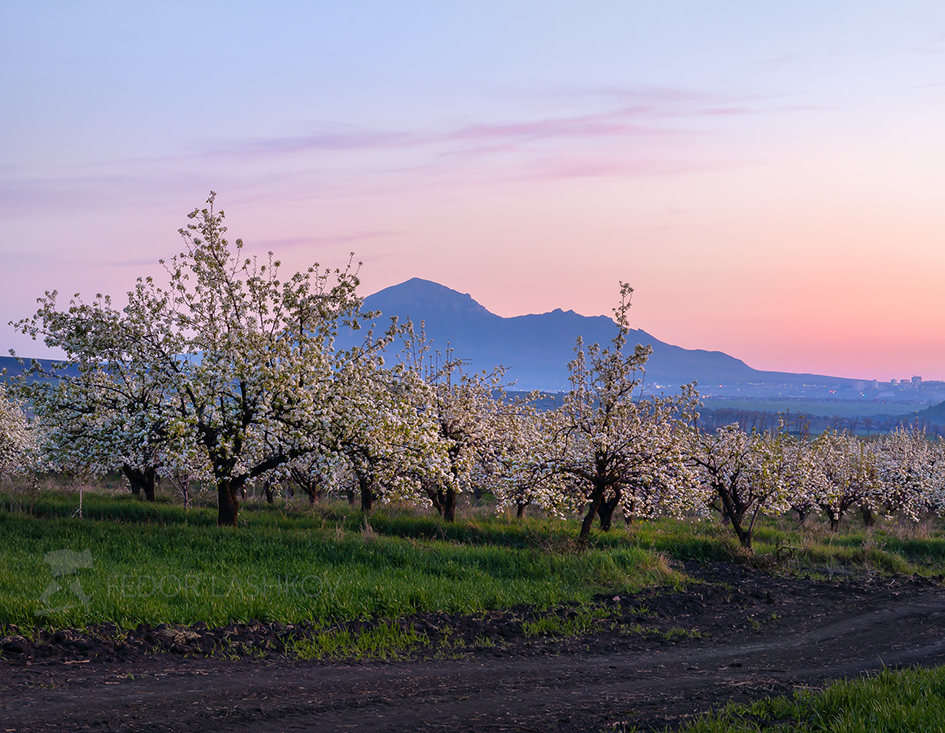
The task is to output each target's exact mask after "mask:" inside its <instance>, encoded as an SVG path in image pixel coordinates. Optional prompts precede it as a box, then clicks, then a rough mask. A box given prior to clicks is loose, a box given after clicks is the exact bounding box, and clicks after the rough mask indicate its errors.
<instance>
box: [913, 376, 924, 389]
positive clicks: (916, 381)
mask: <svg viewBox="0 0 945 733" xmlns="http://www.w3.org/2000/svg"><path fill="white" fill-rule="evenodd" d="M912 384H913V386H915V387H918V386H919V385H920V384H922V377H913V378H912Z"/></svg>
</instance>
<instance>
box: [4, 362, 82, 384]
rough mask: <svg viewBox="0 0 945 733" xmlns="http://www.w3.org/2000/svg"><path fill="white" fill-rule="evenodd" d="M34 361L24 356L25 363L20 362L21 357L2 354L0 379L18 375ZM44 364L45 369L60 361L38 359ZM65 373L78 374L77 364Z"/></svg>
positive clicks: (65, 370)
mask: <svg viewBox="0 0 945 733" xmlns="http://www.w3.org/2000/svg"><path fill="white" fill-rule="evenodd" d="M32 361H34V360H33V359H29V358H27V357H24V358H23V363H22V364H21V363H20V359H19V358H17V357H14V356H0V381H3V380H4V379H5V378H6V377H12V376H16V375H18V374H21V373H22V372H23V371H25V370H26V369H29V368H30V363H31V362H32ZM35 361H38V362H39V363H40V364H41V365H42V366H43V369H45V370H47V371H48V370H49V369H50V368H51V367H52V365H53V364H57V363H59V362H57V361H55V360H53V359H36V360H35ZM62 372H63V373H64V374H69V375H72V376H76V375H77V374H78V373H79V370H78V368H77V367H75V366H69V367H66V368H65V369H63V370H62Z"/></svg>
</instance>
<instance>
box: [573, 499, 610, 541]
mask: <svg viewBox="0 0 945 733" xmlns="http://www.w3.org/2000/svg"><path fill="white" fill-rule="evenodd" d="M603 501H604V488H603V487H600V488H595V489H594V494H593V496H592V497H591V504H590V506H589V507H588V509H587V514H585V515H584V521H583V522H581V534H579V535H578V545H580V546H581V547H582V548H584V547H587V543H588V540H589V539H590V536H591V527H592V526H593V524H594V519H595V518H596V517H597V512H598V511H599V510H600V505H601V504H602V503H603Z"/></svg>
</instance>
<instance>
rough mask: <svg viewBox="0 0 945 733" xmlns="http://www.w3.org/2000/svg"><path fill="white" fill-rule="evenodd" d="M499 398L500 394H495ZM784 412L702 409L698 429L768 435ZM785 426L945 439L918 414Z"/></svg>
mask: <svg viewBox="0 0 945 733" xmlns="http://www.w3.org/2000/svg"><path fill="white" fill-rule="evenodd" d="M496 396H498V393H497V394H496ZM528 396H529V393H527V392H521V391H509V392H506V393H505V397H506V398H509V399H511V398H519V399H527V397H528ZM563 400H564V395H563V394H555V393H550V392H544V393H541V394H540V395H539V398H538V399H537V400H533V401H532V402H531V404H532V406H534V407H535V408H536V409H538V410H541V411H542V412H544V411H547V410H554V409H556V408H557V407H559V406H560V405H561V403H562V401H563ZM781 416H782V413H778V412H771V411H767V410H747V409H744V408H734V407H722V408H706V407H704V408H702V409H700V410H699V426H700V427H701V428H702V429H703V430H705V431H708V432H711V431H713V430H716V429H717V428H721V427H724V426H726V425H732V424H736V425H738V427H739V428H741V429H742V430H744V431H745V432H747V433H750V432H752V431H757V432H761V433H763V432H766V431H768V430H774V429H776V428H777V427H778V421H779V420H780V419H781ZM783 417H784V421H785V427H786V428H787V431H788V432H789V433H791V434H793V435H807V434H811V435H819V434H820V433H824V432H827V431H829V430H836V431H845V432H848V433H851V434H853V435H864V436H868V435H884V434H886V433H891V432H893V431H894V430H896V429H898V428H910V427H915V428H918V429H919V430H923V429H924V430H925V432H926V434H927V435H931V436H939V435H940V436H942V437H945V425H942V424H936V423H932V422H929V421H928V420H925V419H923V418H921V417H919V416H917V415H915V414H909V415H874V416H872V417H863V416H856V417H843V416H841V415H833V416H827V415H808V414H805V413H802V412H799V413H791V412H787V413H783Z"/></svg>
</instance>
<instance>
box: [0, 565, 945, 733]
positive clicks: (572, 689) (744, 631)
mask: <svg viewBox="0 0 945 733" xmlns="http://www.w3.org/2000/svg"><path fill="white" fill-rule="evenodd" d="M687 570H688V571H689V572H690V573H691V574H693V575H696V576H699V577H701V579H702V580H703V583H700V584H696V585H693V586H692V587H691V588H690V589H689V590H687V591H686V592H684V593H670V592H668V591H649V592H645V593H641V594H637V595H635V596H633V597H624V598H615V599H607V602H608V603H609V604H610V608H612V609H613V616H612V619H611V620H612V621H617V622H620V623H618V624H616V625H615V624H611V628H610V629H609V630H605V631H601V632H598V633H593V634H587V635H584V636H581V637H570V638H566V639H560V638H559V639H555V638H548V639H541V638H537V639H536V638H534V637H527V636H525V635H524V634H522V633H518V634H516V633H514V629H515V626H516V623H518V627H519V628H521V623H520V621H516V617H515V616H514V614H511V613H510V614H509V615H508V616H502V615H495V614H494V615H493V616H492V617H489V618H487V617H482V618H466V619H461V620H459V623H457V624H456V626H457V627H458V628H459V629H460V630H461V635H464V638H466V640H467V643H466V644H465V646H460V647H454V648H453V650H452V651H451V652H450V654H452V655H454V656H455V658H447V659H436V658H432V659H431V658H429V657H430V656H431V655H435V650H426V652H425V655H426V656H427V657H428V658H426V659H423V658H415V659H411V660H408V661H399V662H367V663H325V662H298V661H288V660H286V659H285V658H284V657H282V656H280V655H275V654H270V655H269V656H268V657H267V658H263V659H251V658H246V657H244V658H241V659H235V660H233V659H224V658H219V657H211V658H206V657H192V656H182V655H180V654H175V653H172V652H165V653H147V652H145V651H141V650H140V649H139V650H138V651H137V652H135V653H131V654H126V655H124V656H121V655H109V654H104V655H101V654H96V650H95V649H94V648H86V649H82V650H78V651H77V652H76V653H70V654H60V655H58V656H56V657H52V658H49V657H47V658H43V657H42V656H41V654H39V653H32V652H27V653H26V654H10V653H7V654H5V659H6V660H8V661H5V662H0V690H2V695H0V731H21V730H22V731H37V730H70V731H72V730H94V731H183V730H201V731H217V730H219V731H224V730H225V731H230V732H232V731H403V730H409V731H414V732H415V733H427V732H432V731H601V730H611V729H613V728H614V727H617V729H618V730H619V729H620V725H621V724H626V725H628V726H629V725H638V726H640V727H642V728H644V729H647V728H654V729H660V728H662V727H663V726H666V725H677V724H679V723H680V722H684V721H685V720H687V719H688V718H690V717H691V716H693V715H695V714H697V713H699V712H702V711H705V710H707V709H709V708H710V707H713V706H718V705H723V704H724V703H725V702H727V701H729V700H737V701H748V700H752V699H757V698H759V697H764V696H768V695H775V694H785V693H790V692H791V691H793V690H795V689H798V688H805V687H817V686H819V685H822V684H823V683H824V682H825V681H827V680H831V679H836V678H840V677H853V676H859V675H861V674H864V673H869V672H871V671H875V670H878V669H880V668H881V667H882V666H884V665H885V666H887V667H892V666H909V665H936V664H945V588H943V587H942V586H941V585H940V584H937V583H931V582H929V581H925V580H916V579H906V578H898V579H892V580H890V579H882V578H878V577H869V576H866V577H856V578H852V577H851V578H847V579H845V580H843V581H838V582H825V581H820V582H818V581H811V580H800V579H795V578H784V577H776V576H770V575H766V574H764V573H761V572H758V571H752V570H749V569H745V568H743V567H740V566H735V565H728V564H716V565H712V566H708V567H703V566H696V565H690V566H687ZM453 620H454V621H456V619H453ZM641 620H642V626H643V627H645V628H643V630H642V631H635V630H634V629H639V628H640V627H639V626H634V624H637V625H639V624H641ZM414 622H415V623H417V624H420V625H422V624H424V623H429V618H420V617H418V619H416V620H415V621H414ZM624 622H626V623H624ZM496 627H498V628H499V629H500V630H502V629H505V631H502V633H501V634H500V635H499V637H498V638H500V640H501V643H496V644H491V645H488V644H486V645H484V644H483V643H482V642H483V640H484V639H485V630H486V629H487V628H489V629H490V630H492V631H494V629H495V628H496ZM509 630H511V631H509ZM205 633H206V634H212V633H213V632H212V630H207V631H206V632H205ZM476 640H478V641H476ZM80 646H81V645H80ZM85 646H86V647H88V645H85ZM419 656H422V655H418V657H419ZM30 657H31V658H30Z"/></svg>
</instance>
